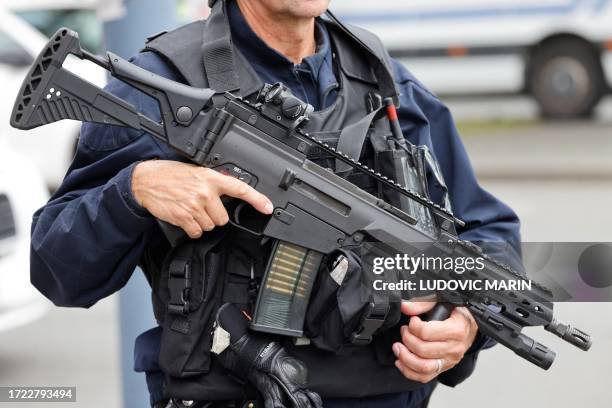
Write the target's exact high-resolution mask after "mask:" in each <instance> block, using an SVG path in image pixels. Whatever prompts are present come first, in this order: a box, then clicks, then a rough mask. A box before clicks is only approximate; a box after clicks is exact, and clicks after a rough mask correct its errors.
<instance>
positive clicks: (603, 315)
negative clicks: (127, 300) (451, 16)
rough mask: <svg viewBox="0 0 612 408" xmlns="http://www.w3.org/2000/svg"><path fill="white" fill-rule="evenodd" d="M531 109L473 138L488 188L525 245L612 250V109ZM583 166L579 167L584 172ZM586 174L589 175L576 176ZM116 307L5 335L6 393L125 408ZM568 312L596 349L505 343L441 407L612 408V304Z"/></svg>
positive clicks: (0, 377) (437, 400) (66, 315)
mask: <svg viewBox="0 0 612 408" xmlns="http://www.w3.org/2000/svg"><path fill="white" fill-rule="evenodd" d="M474 103H475V102H473V101H468V102H465V103H464V104H462V103H458V102H456V101H455V102H451V103H450V105H451V109H453V110H455V111H456V112H457V113H458V115H457V116H458V119H459V120H460V121H461V120H471V116H470V114H469V113H470V110H473V111H475V112H477V113H480V114H482V113H483V112H485V113H486V112H488V113H487V115H488V117H486V115H485V117H484V118H485V119H487V120H488V119H497V118H496V117H492V116H491V114H492V113H494V112H491V111H490V105H489V104H486V103H484V104H483V103H481V105H480V108H478V105H473V104H474ZM520 103H521V102H520V101H519V102H512V103H508V104H507V105H508V106H506V107H504V106H505V105H503V104H502V105H503V106H502V107H498V112H502V113H504V112H506V111H507V112H509V113H506V114H505V115H506V116H507V117H509V118H511V119H512V120H515V119H517V118H518V119H517V120H518V121H519V122H521V123H522V122H523V121H525V122H526V124H519V125H516V126H515V125H512V126H506V125H504V126H502V127H501V129H498V128H497V127H496V126H493V127H492V128H491V127H490V126H488V125H486V126H483V127H482V128H481V129H480V130H479V128H478V127H476V129H471V130H470V131H469V132H467V133H468V135H466V136H465V142H466V146H467V148H468V151H469V152H470V154H471V157H472V160H473V164H474V167H475V168H476V170H477V171H478V173H479V174H480V179H481V182H482V184H483V185H484V186H485V187H486V188H487V189H489V190H490V191H491V192H493V193H494V194H496V195H497V196H499V197H501V198H502V199H503V200H505V201H506V202H507V203H508V204H510V205H511V206H512V207H513V208H514V209H515V210H516V211H517V212H518V213H519V215H520V216H521V218H522V220H523V236H524V239H525V240H528V241H581V240H584V241H606V242H612V236H611V235H612V233H611V232H610V228H609V226H610V225H612V212H610V211H609V209H610V206H611V205H612V189H611V188H610V187H611V183H612V169H611V168H610V164H611V163H610V159H609V158H610V157H611V155H610V153H612V106H611V107H610V109H609V112H608V107H605V110H604V111H603V113H602V114H601V115H600V117H599V118H598V120H596V121H594V122H574V123H562V124H554V123H550V124H548V123H544V124H543V123H539V122H533V123H531V118H530V116H529V114H528V113H529V112H522V113H521V109H523V110H524V109H525V107H524V106H521V104H520ZM610 105H612V104H610ZM475 106H476V107H475ZM606 106H608V105H606ZM502 108H503V109H502ZM517 112H518V113H519V114H517ZM517 115H518V116H517ZM473 116H475V117H479V118H481V117H480V116H482V115H480V116H479V115H476V114H474V115H473ZM493 116H495V115H493ZM576 168H578V169H579V171H573V169H576ZM576 172H577V173H580V174H579V176H572V174H575V173H576ZM116 305H117V301H116V298H114V297H112V298H110V299H107V300H105V301H103V302H101V303H100V304H98V305H96V306H94V307H93V308H91V309H90V310H68V309H52V310H51V311H50V312H49V314H48V315H47V316H45V318H44V319H42V320H40V321H37V322H35V323H33V324H30V325H28V326H25V327H21V328H18V329H15V330H12V331H8V332H4V333H0V385H11V386H25V385H31V386H45V385H53V386H77V403H76V404H74V403H71V404H59V403H58V404H53V405H52V406H53V407H58V408H64V407H66V408H75V407H87V408H90V407H91V408H95V407H104V408H108V407H119V406H120V400H121V399H120V368H119V357H118V344H119V340H118V339H119V333H118V330H117V318H116ZM556 308H557V310H558V313H559V315H560V316H563V319H565V320H567V321H572V322H577V323H578V322H579V323H580V327H581V328H583V329H584V330H587V331H588V332H590V333H591V334H592V335H593V336H594V339H595V343H594V346H593V348H592V350H591V351H590V352H588V353H584V352H582V351H580V350H577V349H574V348H573V347H572V346H571V345H567V344H565V343H563V342H562V341H558V340H557V339H556V338H553V337H554V336H553V335H550V334H548V333H545V332H544V331H543V330H535V331H533V330H531V331H528V332H527V333H528V334H530V335H533V336H536V337H537V339H538V340H540V341H541V342H542V343H544V344H546V345H548V346H549V347H551V348H553V349H555V350H556V351H557V352H558V357H557V360H556V362H555V364H554V365H553V367H552V368H551V369H550V370H549V371H548V372H544V371H543V370H540V369H539V368H536V367H535V366H532V365H530V364H529V363H526V362H524V361H522V360H521V359H519V358H517V357H516V356H514V355H513V354H512V353H511V352H509V351H507V350H506V349H504V348H503V347H495V348H494V349H492V350H488V351H486V352H483V353H482V354H481V357H480V361H479V364H478V368H477V372H476V373H475V374H474V375H473V376H472V377H471V378H470V379H469V380H468V381H467V382H466V383H465V384H462V385H460V386H458V387H457V388H456V389H448V388H445V387H440V388H439V389H438V391H437V392H436V395H435V396H434V397H433V400H432V403H431V406H432V407H433V408H442V407H449V406H453V407H468V406H470V407H490V406H495V407H496V408H505V407H508V408H510V407H512V408H514V407H516V406H525V407H537V406H544V407H548V406H551V407H560V408H565V407H574V406H588V407H591V408H600V407H601V408H603V407H609V406H610V401H611V400H612V370H611V369H610V365H611V363H612V357H611V355H610V350H612V324H611V323H610V316H611V315H612V303H600V304H558V305H557V307H556ZM0 406H1V407H12V406H14V407H16V408H24V407H27V406H33V407H36V406H40V405H28V404H23V403H21V404H3V403H0Z"/></svg>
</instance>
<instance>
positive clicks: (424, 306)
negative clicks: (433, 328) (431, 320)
mask: <svg viewBox="0 0 612 408" xmlns="http://www.w3.org/2000/svg"><path fill="white" fill-rule="evenodd" d="M436 304H437V303H436V301H434V300H427V299H424V298H422V299H411V300H403V301H402V307H401V310H402V313H403V314H405V315H406V316H418V315H422V314H423V313H427V312H429V311H430V310H431V309H433V308H434V306H435V305H436Z"/></svg>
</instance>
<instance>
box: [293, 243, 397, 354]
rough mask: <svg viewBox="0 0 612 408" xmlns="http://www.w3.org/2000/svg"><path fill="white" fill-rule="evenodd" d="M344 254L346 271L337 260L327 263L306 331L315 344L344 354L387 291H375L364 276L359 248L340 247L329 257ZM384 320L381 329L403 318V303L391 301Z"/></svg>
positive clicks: (316, 290)
mask: <svg viewBox="0 0 612 408" xmlns="http://www.w3.org/2000/svg"><path fill="white" fill-rule="evenodd" d="M339 256H344V257H345V259H346V262H347V267H346V272H343V273H342V274H341V275H339V274H338V269H335V268H334V266H336V265H333V264H330V262H326V263H324V264H323V266H322V268H321V270H320V271H319V274H318V276H317V280H316V282H315V286H314V289H313V292H312V293H313V294H312V296H311V299H310V304H309V306H308V310H307V312H306V320H305V324H304V331H305V334H306V336H307V337H308V338H309V339H310V340H311V342H312V344H313V345H314V346H315V347H317V348H319V349H321V350H326V351H330V352H333V353H337V354H341V353H343V351H344V350H345V348H347V347H352V346H353V342H354V338H353V336H354V334H355V333H357V332H358V331H359V330H360V327H361V325H362V323H363V318H364V313H367V312H368V310H369V306H370V305H371V303H372V302H374V301H377V302H379V303H378V304H380V301H381V300H384V301H385V302H386V301H387V299H383V295H375V294H374V293H373V289H372V286H371V285H368V284H367V282H368V279H364V276H363V273H364V271H363V268H362V263H361V260H360V255H359V253H358V251H353V250H340V251H337V252H335V253H334V254H332V256H330V257H329V259H330V261H331V262H333V261H334V260H336V259H338V257H339ZM386 306H388V308H387V310H386V314H385V315H384V316H383V318H384V321H381V326H380V330H381V331H383V330H385V329H386V328H388V327H390V326H393V325H394V324H395V323H396V322H397V320H398V319H399V303H397V302H396V303H395V304H390V303H388V302H387V303H386Z"/></svg>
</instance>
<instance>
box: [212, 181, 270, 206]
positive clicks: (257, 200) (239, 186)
mask: <svg viewBox="0 0 612 408" xmlns="http://www.w3.org/2000/svg"><path fill="white" fill-rule="evenodd" d="M225 177H227V178H229V179H231V181H228V182H227V183H223V184H222V186H221V188H220V193H221V194H220V195H227V196H230V197H234V198H239V199H241V200H243V201H246V202H247V203H249V204H251V205H252V206H253V207H254V208H255V209H256V210H257V211H259V212H261V213H263V214H272V210H273V209H274V206H273V205H272V202H271V201H270V200H269V199H268V198H267V197H266V196H265V195H263V194H261V193H260V192H258V191H257V190H255V189H254V188H253V187H251V186H249V185H248V184H246V183H245V182H242V181H240V180H236V179H235V178H233V177H229V176H225Z"/></svg>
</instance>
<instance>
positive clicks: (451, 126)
mask: <svg viewBox="0 0 612 408" xmlns="http://www.w3.org/2000/svg"><path fill="white" fill-rule="evenodd" d="M393 68H394V71H395V78H396V82H397V84H398V87H399V89H400V92H401V97H400V103H401V106H400V109H399V112H398V113H399V119H400V123H401V125H402V130H403V132H404V136H405V137H406V138H407V139H408V140H410V141H411V142H412V143H414V144H419V145H427V146H428V147H429V149H430V150H431V152H432V153H433V155H434V157H435V158H436V159H437V161H438V163H439V165H440V169H441V171H442V174H443V176H444V180H445V183H446V186H447V187H448V192H449V198H450V202H451V205H452V207H453V208H452V209H453V212H454V214H455V216H456V217H457V218H459V219H461V220H463V221H464V222H465V224H466V225H465V227H463V228H461V229H460V230H459V231H458V233H459V236H460V237H461V238H462V239H464V240H466V241H471V242H474V243H476V244H478V245H479V246H481V247H482V248H483V249H484V250H485V252H486V253H488V254H489V255H491V256H492V257H494V258H496V259H497V260H499V261H500V262H503V263H506V264H508V265H511V266H513V267H514V268H515V269H517V270H518V271H521V272H522V271H523V266H522V262H521V252H520V222H519V219H518V217H517V215H516V214H515V212H514V211H513V210H512V209H511V208H510V207H508V206H507V205H506V204H504V203H503V202H502V201H500V200H499V199H498V198H496V197H494V196H493V195H492V194H490V193H489V192H487V191H486V190H484V189H483V188H482V187H481V186H480V185H479V184H478V181H477V180H476V175H475V173H474V170H473V168H472V165H471V163H470V160H469V158H468V155H467V152H466V150H465V147H464V146H463V143H462V142H461V138H460V137H459V134H458V132H457V129H456V127H455V123H454V120H453V118H452V116H451V114H450V112H449V110H448V108H447V107H446V106H444V104H443V103H442V102H441V101H440V100H439V99H438V98H437V97H436V96H435V95H433V94H432V93H431V92H430V91H428V90H427V88H425V86H423V85H422V84H421V83H420V82H419V81H418V80H417V79H416V78H414V76H413V75H412V74H411V73H410V72H408V70H407V69H406V68H405V67H403V66H402V65H401V64H400V63H399V62H397V61H393ZM430 181H432V180H430ZM432 185H433V183H430V186H432ZM430 195H431V196H432V198H433V199H434V200H437V199H439V198H440V197H441V192H440V190H439V189H435V188H433V187H430ZM494 344H495V342H494V341H493V340H491V339H490V338H488V337H487V336H484V335H482V334H480V333H479V334H478V336H477V338H476V340H475V342H474V344H473V345H472V347H471V348H470V350H468V352H467V353H466V355H465V357H464V358H463V360H461V362H460V363H459V364H458V365H457V366H455V367H453V368H452V369H451V370H449V371H446V372H444V373H442V374H441V375H440V376H439V381H440V382H441V383H443V384H445V385H448V386H455V385H457V384H459V383H461V382H462V381H464V380H465V379H466V378H468V377H469V376H470V375H471V374H472V372H473V371H474V368H475V365H476V360H477V358H478V352H479V350H481V349H483V348H488V347H491V346H493V345H494Z"/></svg>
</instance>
